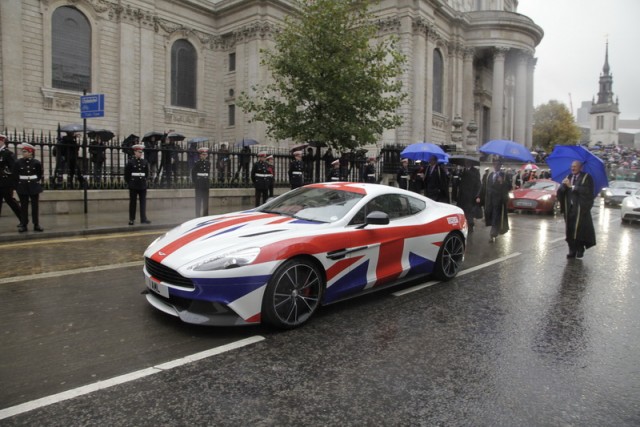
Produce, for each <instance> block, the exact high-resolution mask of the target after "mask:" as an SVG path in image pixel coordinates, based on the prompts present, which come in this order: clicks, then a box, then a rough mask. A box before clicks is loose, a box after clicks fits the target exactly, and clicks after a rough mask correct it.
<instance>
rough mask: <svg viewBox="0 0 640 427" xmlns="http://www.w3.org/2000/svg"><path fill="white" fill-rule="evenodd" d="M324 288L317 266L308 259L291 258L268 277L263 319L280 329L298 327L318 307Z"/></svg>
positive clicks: (263, 304)
mask: <svg viewBox="0 0 640 427" xmlns="http://www.w3.org/2000/svg"><path fill="white" fill-rule="evenodd" d="M323 291H324V279H323V276H322V274H321V272H320V270H319V269H318V267H316V266H315V265H314V264H313V263H312V262H310V261H308V260H302V259H291V260H288V261H286V262H285V263H284V264H283V265H282V266H280V268H278V269H277V270H276V272H275V273H274V275H273V276H271V279H270V280H269V283H268V285H267V289H266V290H265V294H264V298H263V301H262V315H263V320H264V321H265V323H268V324H270V325H272V326H275V327H277V328H280V329H293V328H296V327H298V326H300V325H302V324H303V323H305V322H306V321H307V320H309V318H311V316H312V315H313V313H315V311H316V310H317V309H318V307H319V306H320V300H321V298H322V293H323Z"/></svg>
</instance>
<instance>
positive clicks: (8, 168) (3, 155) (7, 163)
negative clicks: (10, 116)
mask: <svg viewBox="0 0 640 427" xmlns="http://www.w3.org/2000/svg"><path fill="white" fill-rule="evenodd" d="M5 141H6V137H5V136H4V135H0V208H2V202H3V201H5V202H7V205H9V207H10V208H11V210H12V211H13V213H14V214H15V215H16V217H17V218H18V220H19V221H20V222H22V220H21V216H20V215H21V214H20V205H19V204H18V201H17V200H16V199H14V198H13V191H14V190H15V179H14V176H13V165H15V163H16V159H15V156H14V155H13V152H12V151H11V150H10V149H9V147H7V146H6V145H5V143H6V142H5Z"/></svg>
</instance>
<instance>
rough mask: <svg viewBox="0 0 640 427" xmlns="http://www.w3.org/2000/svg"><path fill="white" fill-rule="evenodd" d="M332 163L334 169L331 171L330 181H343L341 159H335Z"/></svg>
mask: <svg viewBox="0 0 640 427" xmlns="http://www.w3.org/2000/svg"><path fill="white" fill-rule="evenodd" d="M331 165H332V166H333V169H331V171H330V172H329V181H342V174H341V173H340V172H341V170H342V169H341V168H340V160H334V161H333V163H331Z"/></svg>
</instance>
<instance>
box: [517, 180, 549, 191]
mask: <svg viewBox="0 0 640 427" xmlns="http://www.w3.org/2000/svg"><path fill="white" fill-rule="evenodd" d="M523 188H528V189H531V190H550V191H553V190H555V189H556V184H555V182H549V181H528V182H525V183H524V186H523Z"/></svg>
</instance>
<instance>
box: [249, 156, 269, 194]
mask: <svg viewBox="0 0 640 427" xmlns="http://www.w3.org/2000/svg"><path fill="white" fill-rule="evenodd" d="M265 158H266V154H264V153H260V154H258V161H257V162H255V163H254V164H253V167H252V168H251V182H253V187H254V188H255V191H256V206H260V205H261V204H262V203H265V202H266V201H267V198H268V196H269V180H270V179H273V174H272V173H270V172H269V165H268V164H267V162H266V161H265Z"/></svg>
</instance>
